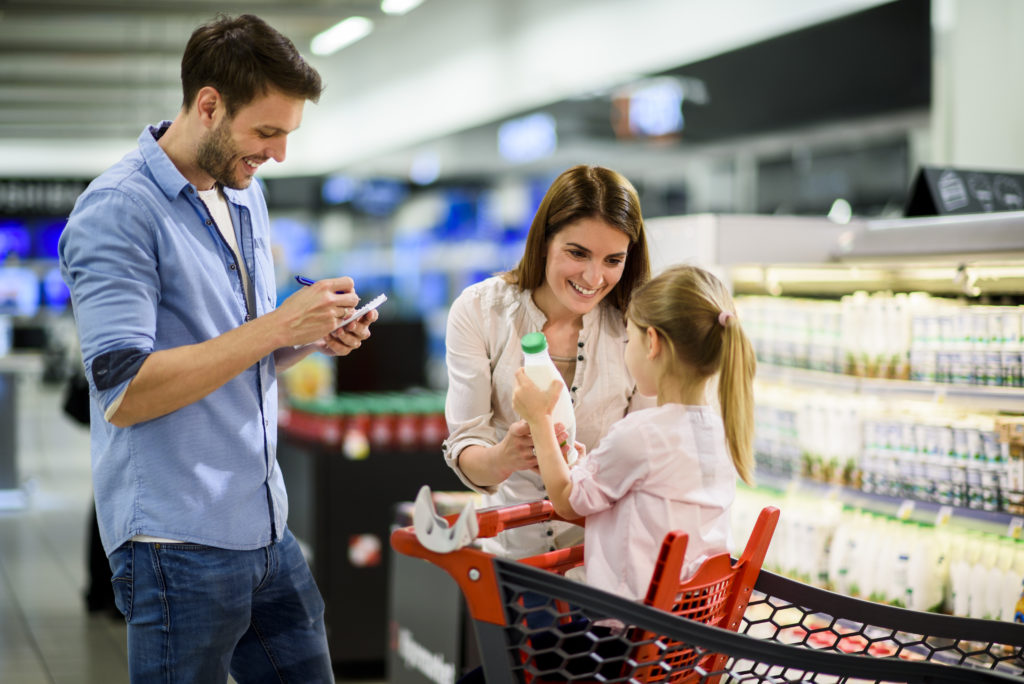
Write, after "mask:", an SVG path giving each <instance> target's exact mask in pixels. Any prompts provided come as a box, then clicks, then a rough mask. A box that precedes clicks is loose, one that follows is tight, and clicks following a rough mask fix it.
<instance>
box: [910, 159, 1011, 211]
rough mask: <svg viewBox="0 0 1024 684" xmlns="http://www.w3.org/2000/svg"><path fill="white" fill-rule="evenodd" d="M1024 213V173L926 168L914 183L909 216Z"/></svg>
mask: <svg viewBox="0 0 1024 684" xmlns="http://www.w3.org/2000/svg"><path fill="white" fill-rule="evenodd" d="M998 211H1024V173H1006V172H1001V171H978V170H966V169H953V168H949V167H935V166H924V167H921V170H920V171H919V172H918V174H917V177H916V178H915V179H914V184H913V186H912V188H911V191H910V199H909V200H908V201H907V206H906V209H905V211H904V214H905V215H906V216H944V215H946V214H987V213H992V212H998Z"/></svg>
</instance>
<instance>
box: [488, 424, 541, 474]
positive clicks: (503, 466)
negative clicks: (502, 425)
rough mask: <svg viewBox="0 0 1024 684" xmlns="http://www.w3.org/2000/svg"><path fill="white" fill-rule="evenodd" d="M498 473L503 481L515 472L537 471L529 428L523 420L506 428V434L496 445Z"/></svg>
mask: <svg viewBox="0 0 1024 684" xmlns="http://www.w3.org/2000/svg"><path fill="white" fill-rule="evenodd" d="M497 446H498V448H499V451H498V454H499V456H498V460H499V463H498V464H497V466H498V469H499V471H500V472H501V474H502V475H503V477H502V478H501V479H502V480H504V479H505V478H507V477H508V476H509V475H511V474H512V473H514V472H516V471H517V470H532V471H534V472H535V473H539V472H540V471H539V470H537V454H535V453H534V451H533V437H531V436H530V426H529V424H528V423H527V422H526V421H525V420H517V421H516V422H514V423H512V424H511V425H509V426H508V432H506V433H505V436H504V437H502V439H501V441H500V442H498V444H497Z"/></svg>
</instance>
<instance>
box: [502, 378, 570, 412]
mask: <svg viewBox="0 0 1024 684" xmlns="http://www.w3.org/2000/svg"><path fill="white" fill-rule="evenodd" d="M561 391H562V385H561V383H559V382H558V381H557V380H552V381H551V385H550V386H549V387H548V388H547V391H542V390H541V389H540V388H539V387H537V385H535V384H534V382H533V380H531V379H530V378H529V376H528V375H526V371H525V370H524V369H522V368H519V369H518V370H516V389H515V392H514V393H513V394H512V407H513V408H514V409H515V411H516V413H518V414H519V415H520V416H522V417H523V419H524V420H525V421H526V422H527V423H535V422H537V421H538V420H540V419H541V418H543V417H544V416H550V415H551V412H552V411H554V410H555V404H556V403H558V395H559V393H560V392H561Z"/></svg>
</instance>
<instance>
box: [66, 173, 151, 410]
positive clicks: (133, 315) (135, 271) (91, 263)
mask: <svg viewBox="0 0 1024 684" xmlns="http://www.w3.org/2000/svg"><path fill="white" fill-rule="evenodd" d="M151 224H152V220H151V219H149V218H148V214H147V212H146V211H145V209H143V208H142V207H141V206H140V205H139V204H137V203H136V202H135V201H134V200H133V198H132V197H131V196H129V195H128V194H127V193H125V192H122V191H120V190H117V189H105V190H98V191H95V192H92V193H89V194H88V195H87V196H85V197H84V198H83V200H82V201H81V204H80V206H78V207H76V210H75V212H74V214H73V215H72V217H71V219H70V220H69V221H68V225H67V227H66V228H65V229H64V232H63V233H62V234H61V239H60V247H59V249H60V264H61V271H62V274H63V276H64V280H65V282H67V283H68V285H69V287H70V290H71V296H72V306H73V309H74V314H75V319H76V322H77V326H78V333H79V338H80V341H81V345H82V357H83V361H84V362H85V369H86V376H87V377H88V378H89V382H90V384H91V385H92V389H93V391H94V392H95V396H96V397H97V400H98V402H99V406H100V407H101V408H102V409H103V412H104V414H108V409H110V408H111V407H112V406H113V405H114V404H115V402H116V401H118V400H119V398H120V397H121V396H122V394H123V393H124V391H125V389H126V388H127V387H128V384H129V383H130V382H131V380H132V379H133V378H134V377H135V374H136V373H137V372H138V370H139V368H140V367H141V366H142V363H143V362H144V361H145V359H146V357H147V356H148V355H149V354H150V353H151V352H152V351H153V347H154V340H155V330H156V318H157V313H156V312H157V305H158V302H159V296H160V294H159V293H160V282H159V281H160V276H159V272H158V267H157V264H158V260H157V256H156V247H155V242H154V240H153V238H152V227H151Z"/></svg>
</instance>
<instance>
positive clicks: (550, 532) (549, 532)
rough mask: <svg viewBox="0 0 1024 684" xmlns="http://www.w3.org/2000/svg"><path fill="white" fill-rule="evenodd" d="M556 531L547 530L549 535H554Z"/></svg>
mask: <svg viewBox="0 0 1024 684" xmlns="http://www.w3.org/2000/svg"><path fill="white" fill-rule="evenodd" d="M554 533H555V532H554V530H548V531H547V535H548V536H549V537H550V536H551V535H553V534H554Z"/></svg>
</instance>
